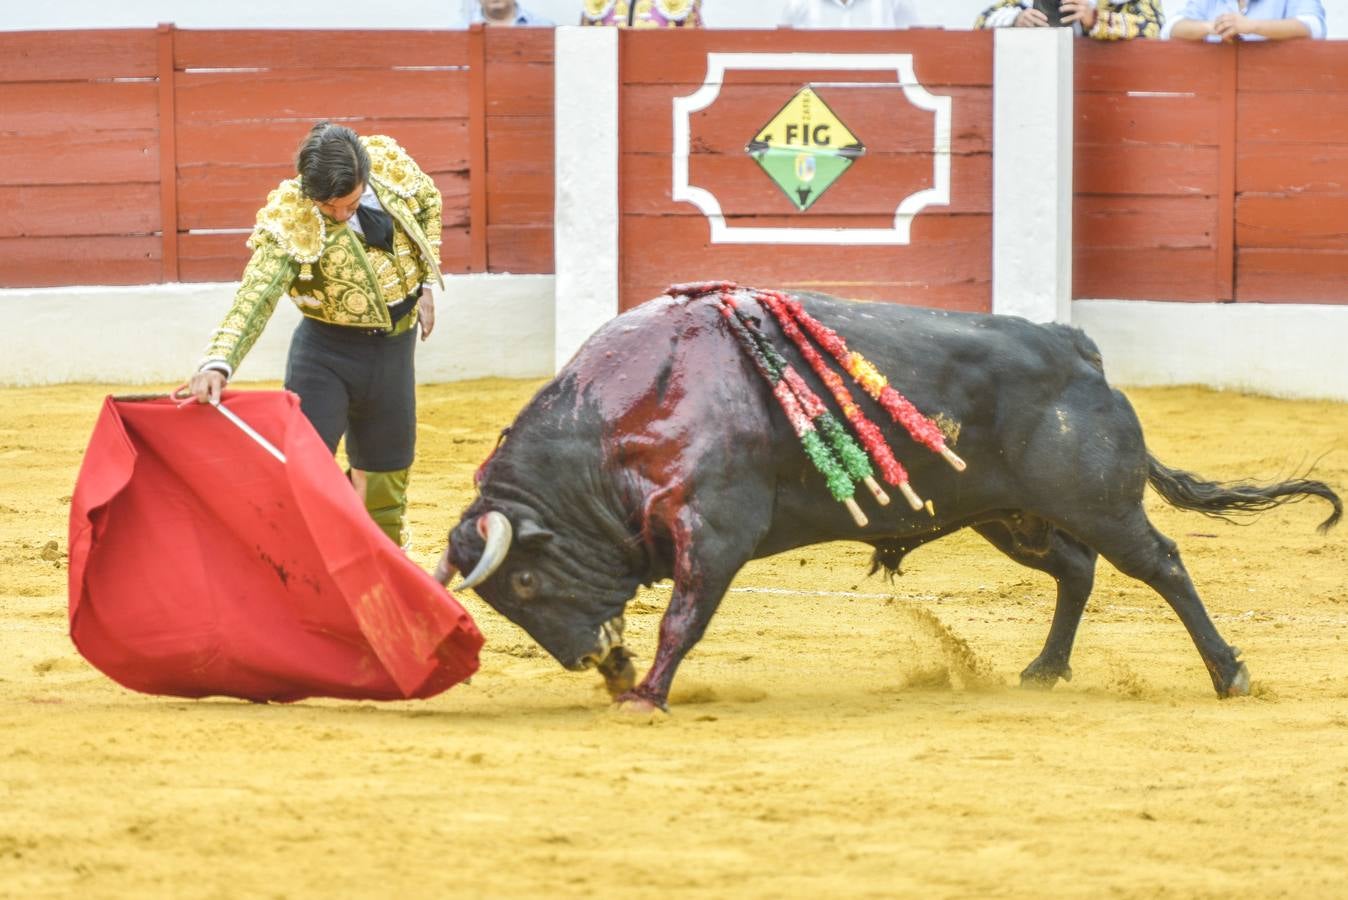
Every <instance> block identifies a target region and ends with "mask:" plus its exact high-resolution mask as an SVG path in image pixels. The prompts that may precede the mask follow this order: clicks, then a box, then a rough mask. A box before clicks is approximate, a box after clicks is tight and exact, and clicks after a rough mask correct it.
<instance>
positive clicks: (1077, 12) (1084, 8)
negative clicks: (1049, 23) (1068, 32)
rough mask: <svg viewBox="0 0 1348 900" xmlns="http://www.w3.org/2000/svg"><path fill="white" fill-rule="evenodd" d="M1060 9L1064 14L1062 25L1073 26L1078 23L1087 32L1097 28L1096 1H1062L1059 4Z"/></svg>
mask: <svg viewBox="0 0 1348 900" xmlns="http://www.w3.org/2000/svg"><path fill="white" fill-rule="evenodd" d="M1058 9H1059V11H1061V13H1062V23H1063V24H1064V25H1072V24H1075V23H1077V22H1080V23H1081V27H1082V28H1083V29H1085V30H1086V31H1090V30H1091V29H1092V28H1094V27H1095V18H1096V14H1095V2H1094V0H1062V3H1060V4H1058Z"/></svg>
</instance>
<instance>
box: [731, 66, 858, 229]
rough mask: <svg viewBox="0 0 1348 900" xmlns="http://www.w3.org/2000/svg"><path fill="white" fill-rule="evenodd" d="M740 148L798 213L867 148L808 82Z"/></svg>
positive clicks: (813, 200)
mask: <svg viewBox="0 0 1348 900" xmlns="http://www.w3.org/2000/svg"><path fill="white" fill-rule="evenodd" d="M744 150H745V152H746V153H748V154H749V155H750V156H752V157H753V158H754V161H755V162H757V163H758V165H759V166H760V167H762V169H763V171H764V172H766V173H767V175H768V177H769V178H771V179H772V180H773V183H775V184H776V185H777V187H779V188H781V189H782V193H784V194H786V196H787V197H788V198H789V199H790V200H791V202H792V203H794V204H795V206H796V209H798V210H800V211H801V212H804V211H805V210H807V209H809V208H810V207H811V206H812V205H813V204H814V202H815V201H816V200H818V199H819V198H820V196H822V195H823V193H824V191H826V190H828V188H829V185H831V184H833V182H835V181H837V180H838V178H839V176H841V175H842V173H844V172H846V171H847V170H848V168H849V167H850V166H851V165H852V162H853V161H854V160H856V159H857V158H858V157H860V156H861V155H862V154H863V153H865V152H866V148H865V147H863V146H862V144H861V141H859V140H857V138H856V136H855V135H854V134H852V132H850V131H848V130H847V126H846V125H844V124H843V123H842V120H841V119H839V118H838V116H837V114H836V113H834V112H833V110H831V109H829V106H828V104H827V103H825V102H824V101H823V99H822V98H820V96H819V95H818V94H816V93H815V92H814V89H813V88H811V87H808V86H807V87H803V88H801V89H800V90H799V91H797V92H796V95H795V96H794V97H792V98H791V100H790V101H789V102H787V104H786V105H785V106H783V107H782V108H781V111H779V112H778V113H777V115H775V116H773V117H772V120H771V121H770V122H768V124H766V125H764V126H763V127H762V128H761V129H759V132H758V136H757V137H755V138H754V139H753V140H752V141H750V142H749V146H747V147H745V148H744Z"/></svg>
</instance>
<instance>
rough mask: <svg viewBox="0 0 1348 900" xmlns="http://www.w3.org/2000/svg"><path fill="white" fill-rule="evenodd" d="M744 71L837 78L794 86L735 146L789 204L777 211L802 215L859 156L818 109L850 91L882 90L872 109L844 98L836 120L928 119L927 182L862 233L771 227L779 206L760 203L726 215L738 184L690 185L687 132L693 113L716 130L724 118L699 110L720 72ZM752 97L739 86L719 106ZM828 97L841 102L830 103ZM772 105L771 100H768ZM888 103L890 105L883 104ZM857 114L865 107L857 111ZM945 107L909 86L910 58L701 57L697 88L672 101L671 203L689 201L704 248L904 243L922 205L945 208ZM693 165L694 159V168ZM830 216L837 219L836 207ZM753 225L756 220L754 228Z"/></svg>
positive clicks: (855, 141) (720, 81)
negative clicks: (703, 69)
mask: <svg viewBox="0 0 1348 900" xmlns="http://www.w3.org/2000/svg"><path fill="white" fill-rule="evenodd" d="M744 70H750V71H757V72H770V71H778V72H810V73H820V72H837V73H838V78H837V79H836V80H834V81H815V82H812V83H810V84H807V85H806V86H805V87H803V88H800V89H799V90H797V91H796V92H795V93H794V95H789V96H788V97H787V99H786V102H785V105H783V106H781V107H780V108H779V109H778V112H777V114H776V115H774V116H773V117H772V118H771V119H769V120H768V122H767V124H765V125H763V126H762V127H761V128H759V129H758V132H757V133H756V134H755V135H754V137H752V138H751V139H750V140H749V142H748V145H747V146H746V147H745V152H746V153H747V154H748V155H749V157H751V158H752V159H753V161H754V162H756V163H757V164H758V166H759V167H760V168H761V169H762V171H763V172H764V173H765V174H767V176H768V177H769V178H770V179H771V180H772V182H773V183H774V184H776V185H777V187H778V188H779V189H780V190H781V193H782V194H784V195H785V196H786V198H787V199H788V200H789V201H790V203H791V207H787V209H791V208H794V210H795V211H796V212H797V213H805V212H807V211H810V210H811V208H812V207H814V206H815V204H816V203H818V202H819V200H820V198H821V197H822V196H823V195H824V193H825V191H827V190H828V189H829V188H830V187H831V186H832V185H834V184H835V183H837V182H838V180H839V179H840V178H841V177H842V176H843V174H844V173H845V172H847V171H848V169H850V168H852V166H853V164H854V163H856V162H857V161H858V160H860V159H861V157H862V156H863V155H864V154H866V152H867V148H866V146H865V145H863V144H862V142H861V140H860V139H859V138H858V137H857V135H856V134H855V133H854V132H853V131H852V129H851V128H849V126H848V125H846V124H844V123H843V120H842V119H841V118H840V117H839V115H838V114H837V113H836V112H835V111H834V108H833V107H831V106H830V105H829V103H826V102H825V101H824V96H823V94H824V93H827V94H828V96H829V97H830V99H832V100H834V103H839V102H844V103H845V102H846V101H847V93H846V92H847V91H848V90H852V91H853V94H854V96H855V95H857V94H859V93H860V92H872V94H873V92H875V91H883V101H882V102H881V103H869V101H868V104H858V103H857V102H856V101H855V100H852V107H853V112H852V113H847V114H846V115H847V116H848V118H849V119H852V118H853V117H854V116H859V117H860V118H865V117H867V116H870V117H871V118H875V117H876V116H877V115H883V116H884V119H885V120H886V122H888V121H891V120H893V119H895V118H897V117H898V115H901V114H903V110H904V108H905V107H907V108H908V109H910V110H911V109H912V108H916V110H917V111H920V112H922V113H930V114H931V117H932V118H934V125H933V126H931V128H932V130H931V134H932V139H931V152H930V155H931V175H930V178H929V180H926V183H925V184H922V185H921V186H920V187H918V188H917V189H915V190H913V191H912V192H911V193H909V194H907V196H902V197H901V198H900V199H898V201H897V204H896V205H895V206H894V207H893V208H892V209H893V212H892V214H891V213H889V212H888V211H886V212H884V213H883V214H877V213H876V211H875V210H874V209H872V210H871V211H870V212H869V213H868V215H869V216H870V218H872V219H873V220H877V221H876V223H875V224H876V226H878V227H871V226H870V225H869V224H868V225H867V226H865V227H837V223H836V222H835V223H832V225H831V226H830V227H818V226H817V225H811V224H808V223H809V221H810V220H809V218H807V217H802V224H800V225H795V224H790V225H783V224H779V221H780V214H781V213H782V212H783V209H782V204H781V202H780V201H778V202H777V204H776V206H775V207H773V208H769V207H768V206H767V205H765V204H764V203H760V205H759V206H757V207H755V208H751V209H737V208H729V210H728V207H727V204H732V205H733V206H743V205H744V203H743V202H735V198H734V197H731V196H730V195H731V194H737V193H742V192H743V191H742V186H743V184H744V179H745V177H747V176H745V177H742V176H735V178H734V179H733V180H732V179H731V178H730V176H729V175H726V176H723V177H722V178H721V179H720V180H721V181H722V182H724V183H725V186H724V187H717V186H715V185H711V184H709V182H710V181H714V180H716V179H715V176H712V177H711V178H708V176H707V175H706V174H705V173H699V175H698V178H699V181H700V182H701V183H698V184H695V183H693V180H692V178H691V173H690V153H691V148H692V146H693V143H694V141H693V139H692V134H691V132H692V130H693V116H694V114H696V113H702V114H703V115H701V116H699V118H698V121H699V125H700V126H704V125H705V124H706V123H707V121H708V120H709V118H710V119H715V120H717V121H718V122H720V120H722V119H724V118H725V115H721V114H718V113H717V112H716V111H715V110H710V111H709V108H710V107H712V106H713V105H714V104H715V103H716V101H717V99H718V97H720V96H721V93H722V89H723V88H725V87H726V76H727V73H731V72H737V71H744ZM857 73H868V77H869V80H867V81H864V82H858V81H857V79H858V78H861V77H863V76H861V75H858V74H857ZM874 73H892V74H893V75H894V76H895V77H896V80H894V81H885V80H877V78H876V75H875V74H874ZM761 77H762V76H759V78H758V79H756V80H755V81H754V83H753V85H752V87H753V88H754V89H756V90H757V92H758V93H760V94H761V93H763V90H762V88H763V86H762V84H761V83H760V81H761ZM732 80H733V79H732ZM856 89H860V91H858V90H856ZM752 93H753V91H751V90H750V89H749V85H748V84H747V83H746V85H745V90H744V91H743V92H742V93H740V94H739V95H738V97H737V98H736V100H735V102H734V103H733V104H729V105H727V107H728V108H729V107H733V108H734V109H742V108H743V107H744V106H745V100H746V98H749V99H752V97H751V94H752ZM872 94H867V96H872ZM837 98H843V99H842V100H841V101H840V100H839V99H837ZM781 102H782V101H781V100H780V99H779V100H777V101H776V103H781ZM891 103H893V104H898V105H895V106H890V105H889V104H891ZM775 105H776V104H774V106H775ZM867 106H869V107H873V108H874V109H873V110H871V109H867V108H865V107H867ZM881 106H883V107H884V108H880V107H881ZM951 107H952V101H951V98H950V97H946V96H938V95H935V94H932V93H931V92H929V91H928V90H927V89H926V88H924V87H923V86H922V85H921V84H920V83H919V82H918V80H917V77H916V75H915V73H914V69H913V56H912V54H911V53H708V54H707V76H706V79H705V80H704V81H703V84H702V87H701V88H699V89H698V90H697V91H696V92H695V93H693V94H691V95H689V96H686V97H676V98H674V147H673V176H674V177H673V189H672V194H671V196H672V199H674V200H675V201H685V202H688V203H691V204H693V205H694V206H696V207H697V208H698V209H699V210H701V212H702V214H703V215H705V216H706V217H707V220H708V222H709V223H710V225H711V243H713V244H842V245H865V244H871V245H887V244H888V245H895V244H907V243H909V237H910V233H911V229H912V222H913V219H914V218H915V217H916V216H917V215H918V213H920V212H921V211H922V210H924V209H926V208H927V207H928V206H946V205H949V203H950V131H951V128H950V123H951ZM771 108H772V107H769V109H771ZM858 110H859V111H858ZM891 113H893V114H895V115H890V114H891ZM910 118H911V116H910ZM758 121H760V122H761V121H762V119H759V120H758ZM721 124H723V125H724V124H728V123H724V122H721ZM884 128H885V125H884V124H881V125H878V126H877V124H876V122H874V121H872V122H871V125H870V126H869V129H862V130H874V131H883V130H884ZM924 130H925V129H924ZM740 133H741V134H743V132H740ZM700 143H701V142H700V141H699V144H700ZM921 149H922V152H923V153H925V152H926V150H925V147H922V148H921ZM704 156H705V155H704ZM703 158H704V157H703V156H700V157H699V160H702V159H703ZM722 158H723V157H722ZM701 165H702V163H701V162H699V166H701ZM718 171H722V172H724V171H725V169H724V167H722V168H721V169H720V170H718ZM876 171H878V170H876ZM851 177H852V178H856V176H851ZM872 183H874V182H872ZM856 184H857V187H853V188H847V189H843V190H844V193H847V192H848V191H849V190H850V191H851V192H852V193H853V194H855V193H856V192H857V190H858V189H859V185H860V183H856ZM886 187H890V188H892V187H893V185H892V184H888V183H887V184H886ZM718 192H719V193H718ZM871 193H874V192H871ZM871 199H872V201H873V200H874V198H871ZM838 203H839V201H830V203H827V204H824V206H829V205H832V206H834V207H837V206H838ZM872 206H873V202H872ZM821 208H822V207H821ZM727 210H728V211H727ZM831 212H832V214H833V215H837V210H836V209H834V210H832V211H831ZM821 215H823V213H821ZM856 218H864V217H856ZM755 219H757V220H758V221H757V222H755V221H754V220H755Z"/></svg>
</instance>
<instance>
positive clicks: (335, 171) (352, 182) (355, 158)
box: [295, 121, 370, 203]
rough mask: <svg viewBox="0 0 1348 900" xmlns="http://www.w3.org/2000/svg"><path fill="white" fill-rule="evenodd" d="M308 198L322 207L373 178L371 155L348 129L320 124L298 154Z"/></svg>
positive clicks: (299, 169)
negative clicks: (371, 176)
mask: <svg viewBox="0 0 1348 900" xmlns="http://www.w3.org/2000/svg"><path fill="white" fill-rule="evenodd" d="M295 171H297V172H298V173H299V175H300V186H301V188H302V190H303V191H304V196H306V197H308V198H309V199H310V200H317V201H319V202H320V203H322V202H325V201H328V200H333V199H335V198H337V197H345V196H346V195H347V194H350V193H351V192H352V191H354V190H356V189H357V188H359V187H362V186H363V185H364V184H365V182H366V180H368V179H369V177H370V154H368V153H366V152H365V148H364V147H362V146H361V143H360V138H359V137H357V136H356V133H355V132H354V131H352V130H351V129H350V128H347V127H346V126H345V125H334V124H332V123H331V122H326V121H325V122H319V123H318V124H317V125H315V126H314V127H313V128H312V129H310V131H309V133H308V134H307V135H305V137H304V140H303V141H302V142H301V143H300V149H299V151H298V152H297V153H296V154H295Z"/></svg>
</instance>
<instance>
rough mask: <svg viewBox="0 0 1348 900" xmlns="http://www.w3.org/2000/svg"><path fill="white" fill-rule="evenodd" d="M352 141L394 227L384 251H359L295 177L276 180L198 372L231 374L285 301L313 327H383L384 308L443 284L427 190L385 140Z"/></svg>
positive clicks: (437, 203) (432, 199) (423, 178)
mask: <svg viewBox="0 0 1348 900" xmlns="http://www.w3.org/2000/svg"><path fill="white" fill-rule="evenodd" d="M360 141H361V143H362V144H363V145H364V146H365V149H366V151H367V152H368V153H369V154H370V186H371V187H372V188H373V189H374V192H375V195H376V196H377V197H378V198H379V202H380V204H381V205H383V207H384V209H385V210H386V211H387V212H388V213H389V215H391V216H392V217H393V219H394V222H395V223H396V226H395V227H394V229H393V252H392V253H389V252H386V251H384V250H381V249H379V248H377V247H368V246H366V244H365V242H364V241H362V240H361V239H360V236H359V235H357V234H356V232H354V231H353V230H351V228H349V227H348V226H347V225H346V223H344V222H336V221H334V220H332V219H330V218H328V217H327V216H325V215H323V213H321V212H320V211H319V209H318V205H317V204H316V203H315V202H314V201H313V200H310V199H309V198H308V197H305V196H304V193H303V192H302V191H301V190H300V180H299V179H298V178H292V179H290V180H288V181H283V182H281V184H280V185H279V186H278V187H277V188H276V190H274V191H272V192H271V193H270V194H269V195H268V196H267V205H266V206H264V207H262V209H261V210H260V211H259V212H258V214H257V225H256V226H255V227H254V229H253V234H252V236H251V237H249V238H248V246H249V247H251V248H252V250H253V257H252V259H250V260H249V261H248V267H247V268H246V269H244V272H243V279H242V282H241V283H240V284H239V289H238V291H237V293H235V295H234V305H233V306H232V307H230V310H229V312H228V313H226V315H225V320H224V321H223V322H222V323H221V324H220V327H219V328H217V329H216V330H215V332H214V333H212V335H211V339H210V342H209V343H208V344H207V345H206V357H205V359H203V360H202V363H201V365H202V366H206V365H207V364H210V363H224V364H225V365H227V366H228V367H229V370H230V372H231V373H232V372H233V371H234V370H235V369H237V368H238V366H239V362H240V361H241V360H242V359H243V358H244V356H245V355H246V354H247V353H248V351H249V350H250V349H252V346H253V344H254V343H256V342H257V339H258V336H259V335H261V334H262V329H263V328H264V327H265V326H266V324H267V320H268V319H270V318H271V315H272V313H273V312H274V311H275V309H276V301H277V300H279V299H280V298H281V297H282V296H283V295H285V294H289V295H290V298H291V299H292V300H293V301H294V302H295V305H297V306H298V307H299V308H300V312H302V313H303V314H304V315H306V316H308V317H310V318H312V319H318V320H319V321H322V322H328V323H330V324H333V325H349V326H352V327H357V328H388V327H389V325H390V320H389V311H388V308H389V305H390V304H393V303H397V302H398V301H399V300H401V299H403V298H404V297H406V296H408V295H409V294H411V293H413V292H415V291H416V289H417V287H418V286H419V285H421V284H423V283H435V284H439V285H441V286H443V283H444V282H443V281H442V280H441V277H440V208H441V200H440V191H439V189H438V188H437V187H436V186H435V182H434V181H432V180H431V177H430V176H429V175H427V174H426V173H424V172H422V171H421V169H420V168H419V167H418V166H417V164H416V162H414V161H413V159H412V157H410V156H408V155H407V151H405V150H403V148H402V147H400V146H398V143H397V141H395V140H393V138H390V137H385V136H383V135H370V136H368V137H363V138H361V139H360ZM415 315H416V314H415V313H412V314H410V315H409V316H408V319H412V320H414V319H415ZM409 325H410V323H409ZM402 327H403V323H402V322H401V321H400V322H399V328H402Z"/></svg>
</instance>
